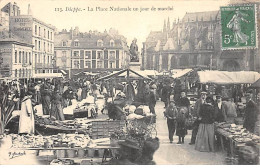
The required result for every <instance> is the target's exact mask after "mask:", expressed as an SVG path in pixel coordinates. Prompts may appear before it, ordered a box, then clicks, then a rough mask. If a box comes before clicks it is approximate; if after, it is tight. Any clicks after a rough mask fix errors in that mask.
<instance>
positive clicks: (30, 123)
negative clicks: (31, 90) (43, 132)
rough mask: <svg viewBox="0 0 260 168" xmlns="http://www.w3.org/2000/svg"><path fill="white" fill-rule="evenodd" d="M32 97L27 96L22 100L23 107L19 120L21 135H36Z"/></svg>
mask: <svg viewBox="0 0 260 168" xmlns="http://www.w3.org/2000/svg"><path fill="white" fill-rule="evenodd" d="M31 97H32V96H31V95H30V94H27V95H26V96H25V97H24V98H23V99H22V107H21V113H20V119H19V134H34V131H35V127H34V112H33V106H32V100H31Z"/></svg>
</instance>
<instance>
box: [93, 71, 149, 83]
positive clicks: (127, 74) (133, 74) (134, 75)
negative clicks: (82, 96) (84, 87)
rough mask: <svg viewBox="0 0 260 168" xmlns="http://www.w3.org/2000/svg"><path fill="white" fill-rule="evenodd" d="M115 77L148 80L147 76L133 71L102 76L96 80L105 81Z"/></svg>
mask: <svg viewBox="0 0 260 168" xmlns="http://www.w3.org/2000/svg"><path fill="white" fill-rule="evenodd" d="M116 77H126V78H143V79H148V80H150V78H149V77H147V75H144V74H140V73H138V72H136V71H133V70H131V69H124V70H121V71H117V72H113V73H112V74H109V75H106V76H103V77H101V78H99V79H98V80H105V79H110V78H116Z"/></svg>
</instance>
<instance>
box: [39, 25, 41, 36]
mask: <svg viewBox="0 0 260 168" xmlns="http://www.w3.org/2000/svg"><path fill="white" fill-rule="evenodd" d="M39 36H41V27H39Z"/></svg>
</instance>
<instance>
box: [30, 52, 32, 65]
mask: <svg viewBox="0 0 260 168" xmlns="http://www.w3.org/2000/svg"><path fill="white" fill-rule="evenodd" d="M29 64H30V65H31V64H32V57H31V53H30V52H29Z"/></svg>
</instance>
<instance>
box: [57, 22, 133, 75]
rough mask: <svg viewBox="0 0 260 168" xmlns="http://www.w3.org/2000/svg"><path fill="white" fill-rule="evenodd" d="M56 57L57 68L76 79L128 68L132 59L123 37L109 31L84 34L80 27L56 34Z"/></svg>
mask: <svg viewBox="0 0 260 168" xmlns="http://www.w3.org/2000/svg"><path fill="white" fill-rule="evenodd" d="M113 32H114V31H113ZM55 54H56V59H57V67H59V69H63V70H70V71H71V72H72V75H73V74H75V73H77V72H82V71H87V72H102V71H114V70H119V69H123V68H127V67H128V62H129V59H130V57H129V49H128V47H127V43H126V39H125V38H124V37H123V36H121V35H119V34H114V33H110V32H106V31H105V32H103V33H100V32H97V31H93V32H92V31H90V32H88V33H80V32H79V29H78V27H76V28H75V29H74V30H72V29H71V30H70V31H69V32H67V31H66V30H63V31H62V32H60V33H57V34H55Z"/></svg>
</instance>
